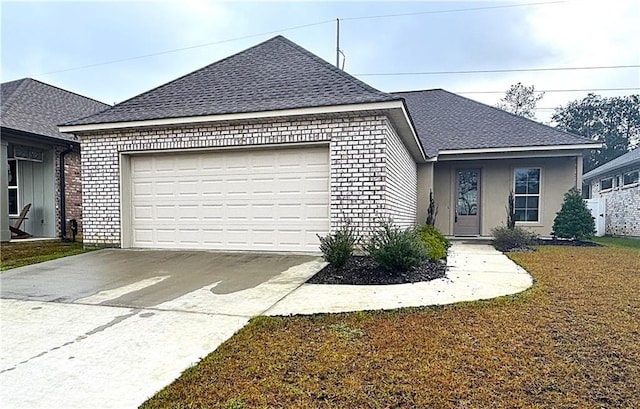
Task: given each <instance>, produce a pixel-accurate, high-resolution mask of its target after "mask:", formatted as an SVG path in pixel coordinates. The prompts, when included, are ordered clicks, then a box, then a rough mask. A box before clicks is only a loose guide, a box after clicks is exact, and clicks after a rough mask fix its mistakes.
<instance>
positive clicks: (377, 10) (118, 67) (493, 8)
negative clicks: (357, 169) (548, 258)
mask: <svg viewBox="0 0 640 409" xmlns="http://www.w3.org/2000/svg"><path fill="white" fill-rule="evenodd" d="M0 18H1V33H0V34H1V43H0V46H1V61H0V78H1V80H2V82H7V81H12V80H16V79H20V78H25V77H30V78H34V79H37V80H39V81H42V82H45V83H48V84H51V85H55V86H57V87H60V88H63V89H66V90H69V91H73V92H76V93H78V94H81V95H85V96H88V97H91V98H94V99H97V100H99V101H102V102H105V103H108V104H114V103H118V102H122V101H124V100H126V99H128V98H131V97H133V96H135V95H138V94H140V93H142V92H145V91H147V90H149V89H152V88H154V87H157V86H159V85H162V84H164V83H167V82H169V81H171V80H174V79H176V78H178V77H180V76H182V75H185V74H187V73H189V72H191V71H194V70H196V69H199V68H201V67H204V66H206V65H208V64H211V63H213V62H215V61H218V60H220V59H223V58H225V57H228V56H230V55H233V54H235V53H237V52H240V51H242V50H244V49H246V48H249V47H251V46H253V45H256V44H258V43H260V42H262V41H265V40H267V39H269V38H272V37H274V36H276V35H283V36H285V37H287V38H289V39H290V40H292V41H294V42H296V43H298V44H299V45H301V46H302V47H304V48H306V49H307V50H309V51H311V52H312V53H314V54H316V55H318V56H320V57H321V58H323V59H325V60H326V61H328V62H330V63H332V64H335V62H336V19H340V49H341V51H342V53H343V54H344V59H343V58H342V57H341V60H340V63H341V64H344V70H345V71H346V72H348V73H350V74H352V75H354V76H355V77H357V78H359V79H360V80H362V81H364V82H366V83H368V84H369V85H371V86H373V87H375V88H377V89H379V90H381V91H386V92H391V91H409V90H420V89H432V88H444V89H446V90H448V91H451V92H455V93H458V94H461V95H463V96H465V97H468V98H471V99H475V100H477V101H480V102H484V103H487V104H490V105H495V104H496V103H497V102H499V100H500V98H502V97H503V96H504V93H505V91H506V90H507V89H508V88H509V87H510V86H511V85H512V84H515V83H517V82H522V83H523V84H524V85H527V86H529V85H533V86H534V87H535V89H536V90H540V91H546V92H545V94H544V97H543V98H542V100H540V102H538V108H539V109H538V110H537V114H536V116H537V119H538V120H539V121H541V122H545V123H547V122H549V121H550V117H551V114H552V113H553V109H554V108H557V107H559V106H565V105H566V104H567V103H569V102H570V101H574V100H581V99H582V98H584V97H585V96H586V95H587V93H588V92H593V93H596V94H600V95H603V96H622V95H631V94H638V93H640V1H637V0H567V1H555V0H520V1H484V0H478V1H466V2H458V1H439V2H436V1H410V2H383V1H347V2H338V1H328V2H327V1H325V2H309V1H278V2H262V1H261V2H256V1H233V2H231V1H229V2H223V1H213V0H181V1H179V0H175V1H170V0H166V1H157V0H147V1H90V0H86V1H59V2H54V1H5V0H2V1H1V2H0ZM612 66H615V67H618V68H599V69H575V68H585V67H612ZM625 66H626V67H625ZM628 66H632V67H628ZM556 68H570V69H563V70H556ZM532 69H534V70H537V71H530V70H532ZM548 69H552V70H548ZM499 70H502V72H486V71H499ZM504 70H517V71H507V72H504ZM520 70H528V71H520ZM461 71H464V72H461ZM469 71H472V72H470V73H469ZM477 71H484V72H477ZM443 72H445V73H443ZM604 89H607V91H605V90H604ZM611 89H614V90H611ZM569 90H570V91H569ZM588 90H593V91H588Z"/></svg>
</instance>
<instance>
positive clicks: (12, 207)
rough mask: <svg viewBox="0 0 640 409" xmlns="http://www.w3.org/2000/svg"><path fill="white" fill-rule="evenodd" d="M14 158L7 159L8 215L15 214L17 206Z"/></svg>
mask: <svg viewBox="0 0 640 409" xmlns="http://www.w3.org/2000/svg"><path fill="white" fill-rule="evenodd" d="M17 163H18V162H17V161H16V160H15V159H9V166H7V169H8V172H9V175H8V176H9V178H8V186H9V215H11V216H17V215H18V211H19V210H18V208H19V207H20V206H19V204H18V166H17Z"/></svg>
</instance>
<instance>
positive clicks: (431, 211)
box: [426, 190, 438, 226]
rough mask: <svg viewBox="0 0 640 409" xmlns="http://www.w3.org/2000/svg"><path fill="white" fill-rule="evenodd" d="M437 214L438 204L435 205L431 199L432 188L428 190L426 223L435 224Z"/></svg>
mask: <svg viewBox="0 0 640 409" xmlns="http://www.w3.org/2000/svg"><path fill="white" fill-rule="evenodd" d="M437 215H438V206H437V205H436V201H435V200H434V199H433V190H429V207H428V208H427V221H426V224H428V225H429V226H435V224H436V216H437Z"/></svg>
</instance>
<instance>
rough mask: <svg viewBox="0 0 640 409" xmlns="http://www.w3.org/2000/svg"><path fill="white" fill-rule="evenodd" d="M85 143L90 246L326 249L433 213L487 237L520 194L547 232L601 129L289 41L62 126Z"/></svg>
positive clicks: (440, 223)
mask: <svg viewBox="0 0 640 409" xmlns="http://www.w3.org/2000/svg"><path fill="white" fill-rule="evenodd" d="M61 130H62V131H63V132H69V133H74V134H76V135H78V136H80V138H81V143H82V155H83V156H82V172H83V173H82V177H83V181H84V184H83V189H84V190H83V205H84V229H85V230H84V240H85V243H86V244H88V245H98V246H119V247H125V248H126V247H139V248H193V249H222V250H269V251H317V250H318V239H317V237H316V235H317V234H321V235H322V234H326V233H327V232H329V231H334V230H335V229H337V228H339V227H341V226H343V225H344V224H345V223H350V225H351V226H352V227H353V228H354V229H355V230H356V232H357V233H359V234H362V235H367V234H369V233H370V232H371V229H372V228H374V227H375V226H376V225H377V223H378V222H379V221H380V220H383V219H392V220H393V223H394V224H396V225H399V226H410V225H413V224H414V223H424V221H425V218H426V214H427V207H428V204H429V192H430V191H433V193H434V197H435V201H436V203H437V206H438V209H439V212H438V215H437V219H436V220H437V227H438V228H439V229H440V230H441V231H442V232H443V233H444V234H446V235H455V236H488V235H490V234H491V228H492V227H494V226H497V225H500V224H501V223H504V222H505V220H506V211H505V207H506V205H507V200H508V195H509V191H510V190H513V191H514V192H515V201H516V212H517V215H518V217H519V218H520V222H519V224H522V225H524V226H527V227H530V228H531V229H532V230H534V231H536V232H537V233H540V234H550V232H551V226H552V224H553V218H554V216H555V213H556V212H557V211H558V210H559V208H560V205H561V202H562V199H563V193H564V192H566V191H567V190H569V189H570V188H571V187H573V186H580V185H581V182H582V180H581V177H582V168H581V164H582V153H583V151H584V150H585V149H589V148H592V147H597V146H595V145H594V143H593V142H592V141H590V140H588V139H585V138H581V137H579V136H575V135H572V134H569V133H566V132H562V131H559V130H557V129H554V128H551V127H548V126H545V125H542V124H540V123H537V122H534V121H530V120H527V119H524V118H521V117H518V116H514V115H512V114H509V113H506V112H504V111H501V110H498V109H496V108H493V107H490V106H486V105H483V104H480V103H478V102H475V101H472V100H469V99H466V98H463V97H460V96H458V95H455V94H452V93H449V92H446V91H443V90H429V91H416V92H400V93H385V92H381V91H379V90H376V89H374V88H373V87H371V86H369V85H367V84H365V83H363V82H361V81H360V80H358V79H356V78H354V77H352V76H351V75H349V74H347V73H346V72H344V71H342V70H340V69H338V68H336V67H334V66H332V65H331V64H329V63H327V62H326V61H324V60H322V59H321V58H319V57H317V56H315V55H314V54H312V53H310V52H309V51H307V50H305V49H303V48H302V47H300V46H298V45H297V44H294V43H293V42H291V41H289V40H287V39H286V38H284V37H282V36H277V37H274V38H272V39H270V40H268V41H266V42H263V43H261V44H258V45H256V46H254V47H252V48H249V49H247V50H245V51H242V52H240V53H238V54H236V55H233V56H231V57H228V58H226V59H223V60H221V61H218V62H216V63H213V64H211V65H209V66H206V67H204V68H202V69H200V70H197V71H195V72H192V73H190V74H187V75H185V76H183V77H181V78H178V79H176V80H175V81H172V82H169V83H167V84H165V85H162V86H160V87H157V88H155V89H153V90H150V91H148V92H146V93H143V94H141V95H138V96H135V97H133V98H131V99H129V100H127V101H124V102H122V103H120V104H117V105H115V106H113V107H112V108H110V109H108V110H106V111H103V112H101V113H98V114H96V115H93V116H90V117H88V118H84V119H81V120H76V121H71V122H69V123H67V124H65V125H64V126H62V127H61Z"/></svg>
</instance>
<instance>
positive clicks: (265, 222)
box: [129, 147, 330, 251]
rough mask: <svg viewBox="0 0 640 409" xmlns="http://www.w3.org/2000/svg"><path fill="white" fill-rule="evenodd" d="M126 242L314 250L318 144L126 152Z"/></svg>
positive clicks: (322, 225) (324, 201)
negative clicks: (128, 173)
mask: <svg viewBox="0 0 640 409" xmlns="http://www.w3.org/2000/svg"><path fill="white" fill-rule="evenodd" d="M131 170H132V171H131V181H130V186H131V197H132V201H131V216H132V227H131V229H130V230H129V231H130V232H131V233H130V234H131V243H132V246H133V247H158V248H195V249H198V248H202V249H221V250H277V251H317V250H318V245H319V242H318V239H317V236H316V234H321V235H323V234H326V233H327V231H328V230H329V196H330V195H329V180H330V179H329V153H328V149H327V148H326V147H325V148H296V149H286V150H265V151H224V152H223V151H219V152H208V153H202V152H199V153H189V154H158V155H145V156H134V157H132V158H131Z"/></svg>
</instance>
